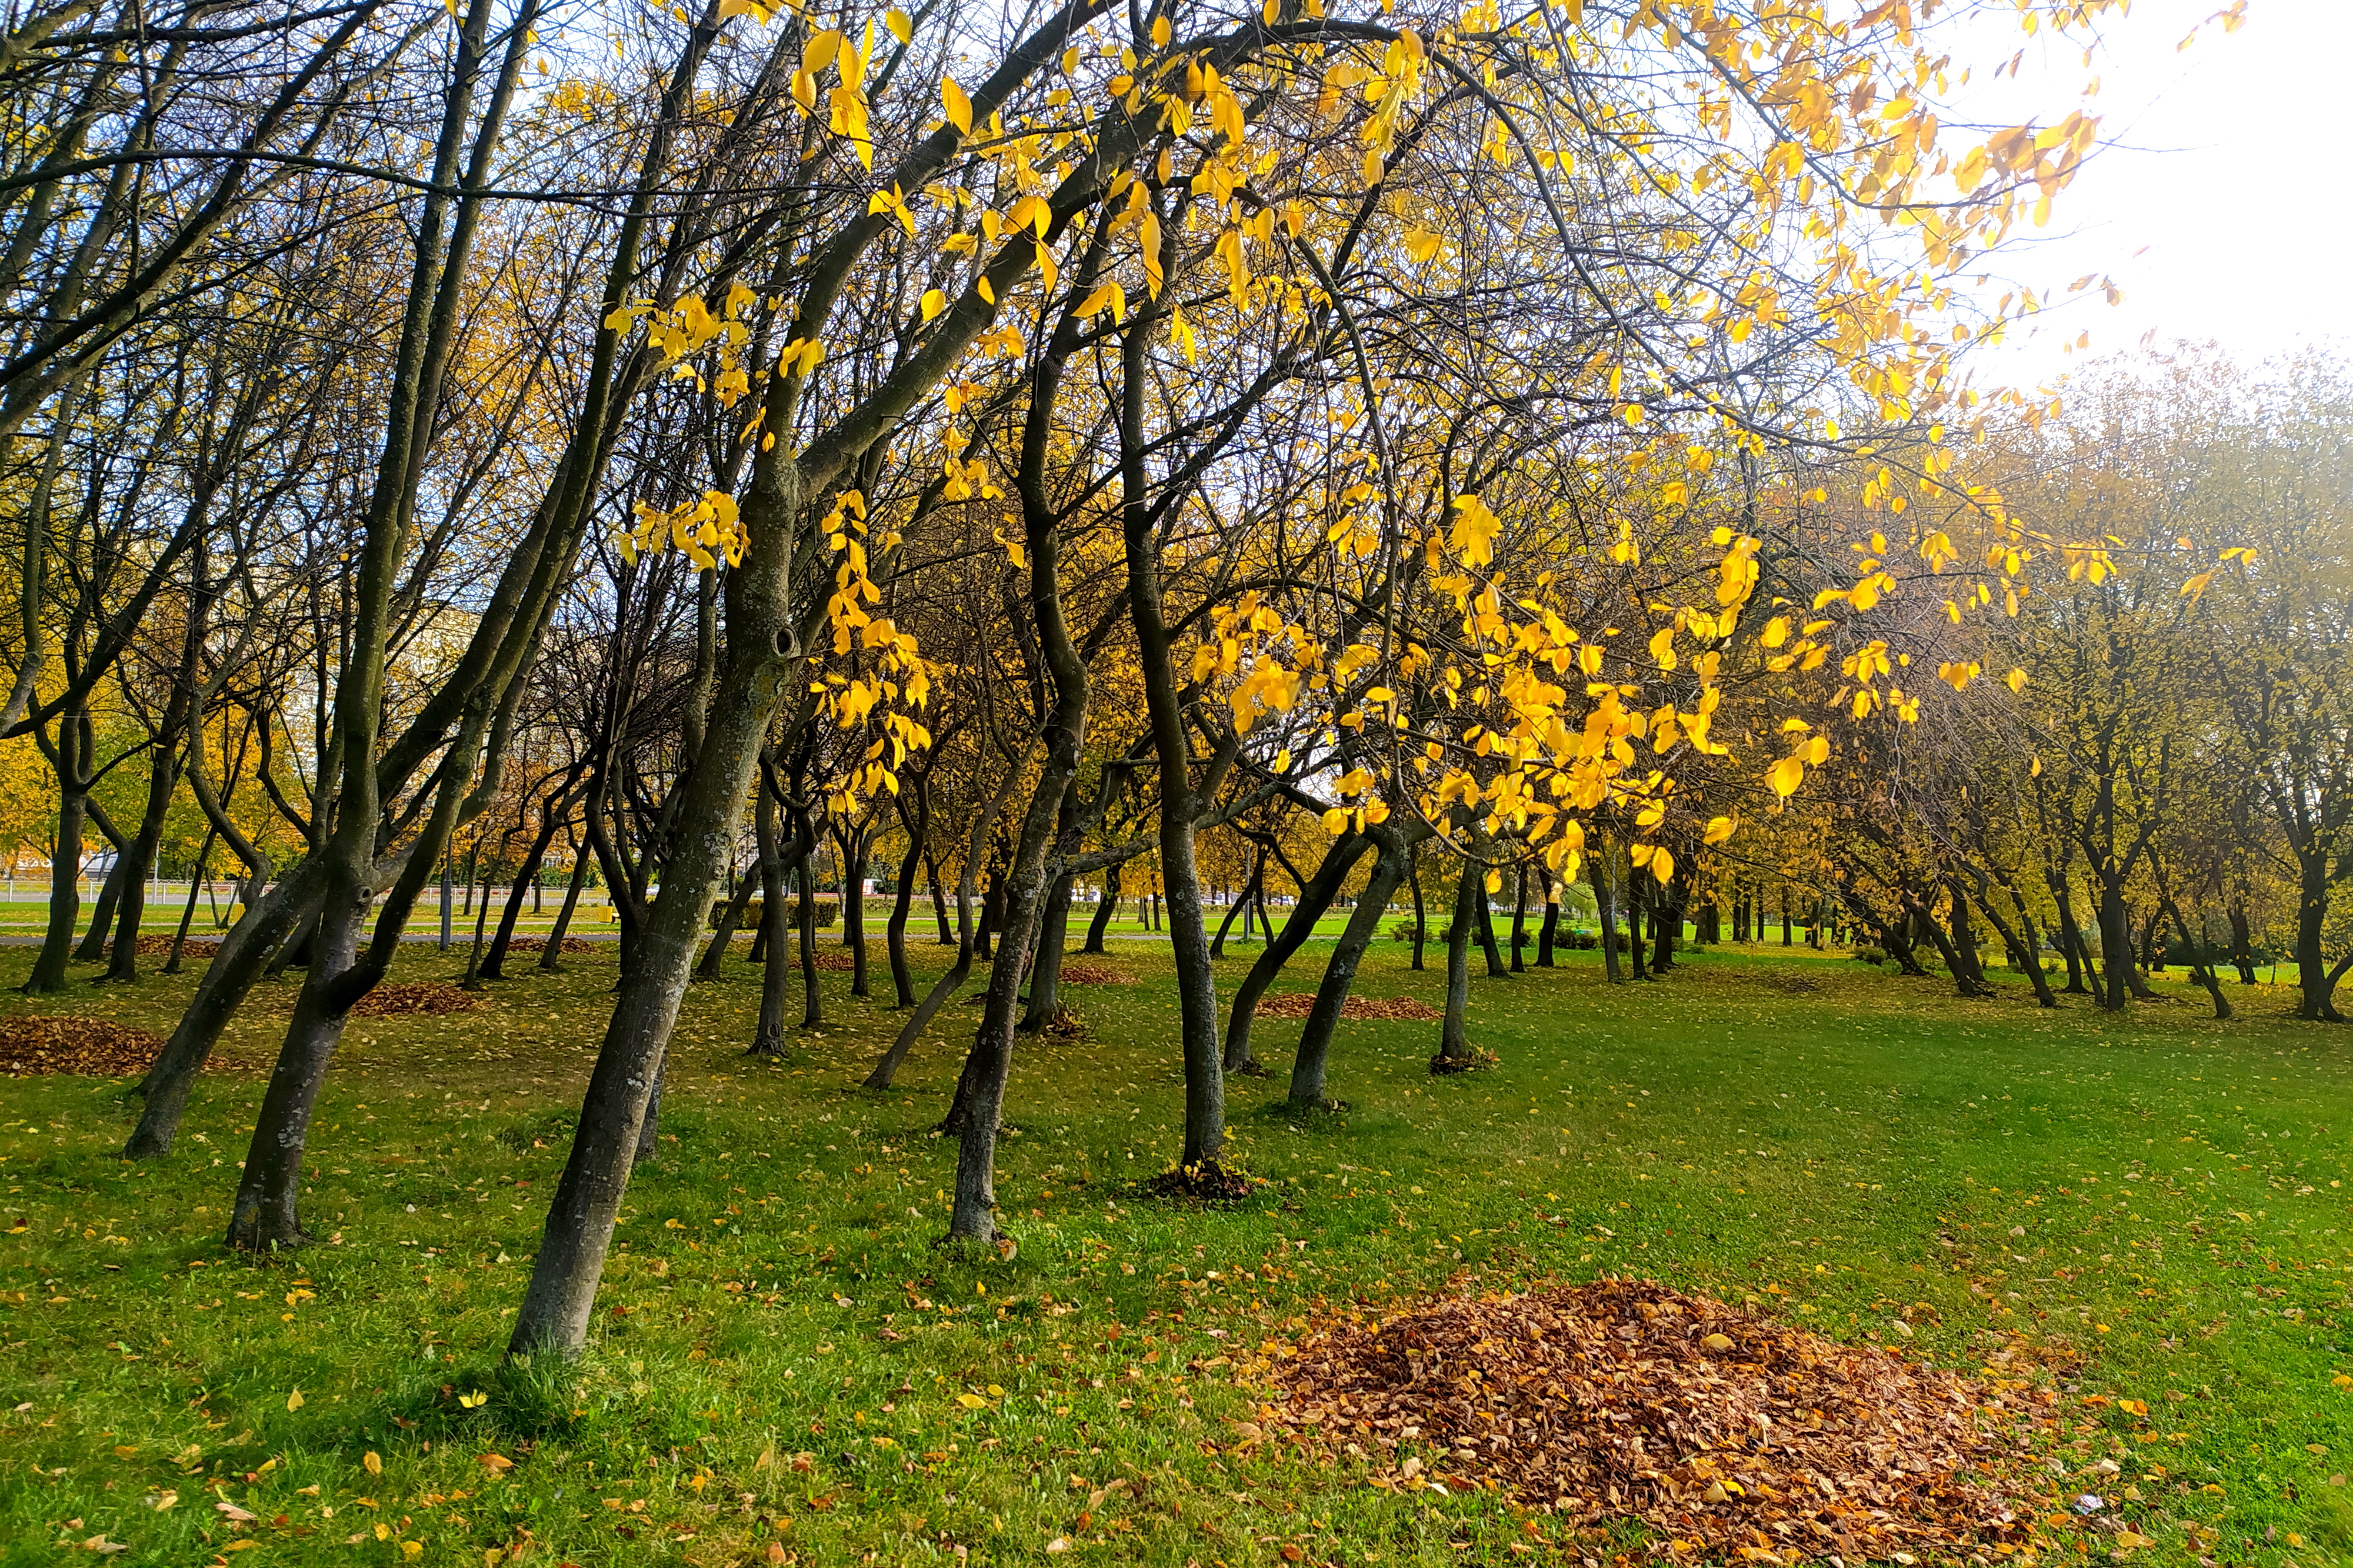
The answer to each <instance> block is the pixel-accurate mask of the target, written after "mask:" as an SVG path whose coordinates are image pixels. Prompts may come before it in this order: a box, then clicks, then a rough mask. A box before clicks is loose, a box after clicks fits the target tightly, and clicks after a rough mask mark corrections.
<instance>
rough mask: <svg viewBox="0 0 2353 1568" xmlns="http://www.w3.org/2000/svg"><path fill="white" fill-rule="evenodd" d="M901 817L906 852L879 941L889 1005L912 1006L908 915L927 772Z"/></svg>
mask: <svg viewBox="0 0 2353 1568" xmlns="http://www.w3.org/2000/svg"><path fill="white" fill-rule="evenodd" d="M905 798H906V797H905V796H904V795H902V796H901V797H900V799H901V802H902V805H903V803H904V801H905ZM900 820H901V821H902V823H903V824H904V825H905V827H906V830H907V853H906V854H905V855H903V856H902V857H900V859H899V885H898V889H897V891H896V892H895V893H893V894H892V901H891V920H890V923H889V924H888V925H886V926H884V927H883V931H882V942H883V946H884V948H885V949H886V950H887V951H888V952H889V953H890V956H891V989H892V994H893V1000H892V1006H894V1007H901V1008H905V1007H912V1006H913V1005H915V978H914V976H913V974H912V973H909V971H908V969H907V916H908V915H909V914H910V913H911V912H912V911H913V909H914V907H915V871H916V869H917V868H919V867H920V866H921V865H922V864H923V841H924V839H925V838H926V837H929V835H930V831H931V822H932V801H931V778H930V776H929V774H928V773H927V774H926V775H925V776H924V777H923V778H921V779H919V780H917V781H916V784H915V810H914V814H913V816H907V815H905V814H904V813H903V812H902V816H901V818H900Z"/></svg>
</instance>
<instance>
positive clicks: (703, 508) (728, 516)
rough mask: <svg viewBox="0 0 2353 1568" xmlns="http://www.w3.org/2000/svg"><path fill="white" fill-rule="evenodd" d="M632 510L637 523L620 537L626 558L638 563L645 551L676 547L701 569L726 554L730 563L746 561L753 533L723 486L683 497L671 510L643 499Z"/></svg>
mask: <svg viewBox="0 0 2353 1568" xmlns="http://www.w3.org/2000/svg"><path fill="white" fill-rule="evenodd" d="M630 510H631V511H632V512H633V513H634V514H635V516H636V518H637V520H638V521H637V526H636V527H635V528H633V529H630V530H628V531H626V532H624V533H622V534H620V535H619V537H618V539H617V543H618V544H619V546H620V550H621V555H622V558H623V559H624V560H627V561H629V562H632V563H634V562H635V561H636V560H637V558H638V552H641V551H642V552H654V551H659V550H664V549H673V548H674V549H677V550H680V551H682V552H684V553H685V555H686V557H687V559H688V560H690V561H691V562H693V563H694V564H695V567H696V569H697V570H699V571H704V572H708V571H709V570H711V568H712V567H713V566H715V565H717V564H718V563H719V558H720V557H722V556H724V557H725V558H726V561H727V564H729V565H730V566H740V565H742V564H743V562H744V547H745V546H746V545H747V544H748V543H749V542H750V536H749V535H748V534H747V533H746V532H745V531H744V526H743V521H742V519H741V518H740V517H739V516H738V515H737V512H736V508H735V498H734V497H733V496H731V495H729V494H727V493H726V492H725V491H723V490H705V491H703V492H702V499H701V500H691V501H681V502H680V503H679V504H678V505H677V506H675V507H672V508H670V509H669V510H662V509H660V508H658V507H651V506H648V505H647V504H646V503H645V502H643V501H638V502H637V503H636V504H635V505H634V506H632V507H631V509H630Z"/></svg>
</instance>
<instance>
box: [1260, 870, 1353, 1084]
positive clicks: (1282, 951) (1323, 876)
mask: <svg viewBox="0 0 2353 1568" xmlns="http://www.w3.org/2000/svg"><path fill="white" fill-rule="evenodd" d="M1372 843H1373V841H1372V839H1371V838H1370V837H1367V836H1366V835H1365V834H1362V833H1347V834H1343V835H1342V836H1341V837H1338V838H1335V839H1334V840H1333V841H1332V844H1331V847H1329V848H1327V849H1326V850H1324V859H1323V862H1322V863H1321V864H1320V865H1318V866H1317V867H1316V868H1315V870H1314V873H1313V874H1312V875H1311V876H1309V878H1308V879H1307V885H1306V886H1304V887H1303V888H1301V889H1299V901H1298V902H1297V903H1295V904H1293V906H1292V909H1291V914H1290V917H1289V918H1288V919H1286V920H1285V921H1283V922H1282V931H1280V932H1278V933H1276V934H1275V935H1273V936H1271V937H1269V938H1268V939H1267V943H1266V946H1265V947H1263V948H1261V950H1260V951H1259V955H1258V957H1257V958H1256V959H1255V960H1253V961H1252V962H1251V963H1250V973H1247V974H1245V975H1243V976H1242V983H1241V984H1240V985H1239V986H1237V987H1235V989H1234V1005H1233V1012H1232V1015H1231V1016H1229V1018H1228V1020H1227V1023H1226V1060H1225V1069H1226V1071H1228V1072H1229V1073H1235V1072H1253V1071H1256V1070H1258V1062H1257V1059H1256V1058H1254V1057H1252V1056H1251V1054H1250V1023H1251V1020H1253V1019H1254V1018H1256V1017H1257V1016H1258V1001H1259V998H1260V997H1261V996H1263V995H1265V994H1266V988H1267V987H1268V986H1270V985H1271V984H1274V977H1275V976H1276V975H1278V974H1280V973H1282V966H1283V965H1284V964H1286V963H1290V962H1291V956H1292V954H1293V953H1295V952H1298V951H1299V950H1300V948H1301V947H1303V945H1305V943H1306V942H1307V939H1308V937H1309V936H1310V935H1311V934H1312V933H1313V932H1314V930H1315V922H1316V921H1319V920H1321V919H1322V918H1323V916H1324V910H1327V909H1329V908H1331V907H1332V900H1334V899H1335V898H1336V897H1338V895H1339V891H1340V884H1341V883H1342V882H1344V881H1345V880H1346V879H1347V876H1348V871H1349V868H1351V867H1353V866H1355V865H1356V861H1357V860H1358V859H1359V858H1362V857H1363V855H1364V853H1365V851H1366V849H1368V848H1370V847H1372Z"/></svg>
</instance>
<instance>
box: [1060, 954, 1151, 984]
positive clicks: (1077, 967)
mask: <svg viewBox="0 0 2353 1568" xmlns="http://www.w3.org/2000/svg"><path fill="white" fill-rule="evenodd" d="M1058 978H1059V980H1060V984H1064V985H1133V984H1135V976H1134V975H1133V974H1130V973H1127V971H1125V970H1124V969H1113V968H1111V967H1110V966H1109V965H1107V964H1101V963H1071V961H1070V960H1069V959H1067V958H1066V959H1064V960H1063V961H1062V969H1061V973H1060V976H1059V977H1058Z"/></svg>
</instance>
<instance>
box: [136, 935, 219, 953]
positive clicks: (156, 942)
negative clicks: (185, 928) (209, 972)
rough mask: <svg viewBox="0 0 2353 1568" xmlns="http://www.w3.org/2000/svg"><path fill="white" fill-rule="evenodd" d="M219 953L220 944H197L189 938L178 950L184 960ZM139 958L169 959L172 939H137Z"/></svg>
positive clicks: (166, 937) (146, 937)
mask: <svg viewBox="0 0 2353 1568" xmlns="http://www.w3.org/2000/svg"><path fill="white" fill-rule="evenodd" d="M219 951H220V943H218V942H197V941H196V940H195V939H194V938H190V939H189V941H188V942H187V943H186V945H185V946H183V947H182V948H181V949H180V952H181V955H182V956H183V957H185V958H210V957H211V956H212V955H213V954H215V953H216V952H219ZM139 956H140V957H142V958H169V957H171V956H172V939H171V938H170V937H168V936H142V937H141V938H140V939H139Z"/></svg>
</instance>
